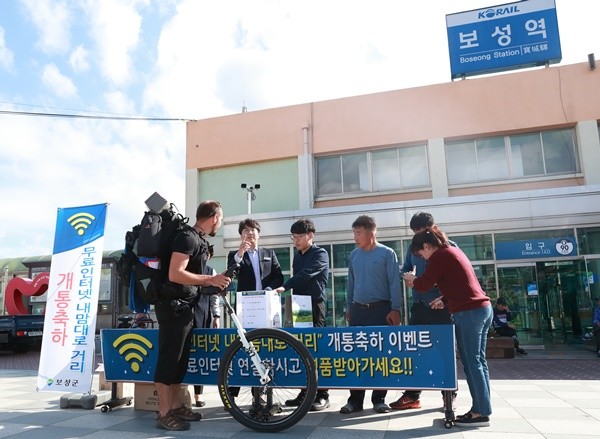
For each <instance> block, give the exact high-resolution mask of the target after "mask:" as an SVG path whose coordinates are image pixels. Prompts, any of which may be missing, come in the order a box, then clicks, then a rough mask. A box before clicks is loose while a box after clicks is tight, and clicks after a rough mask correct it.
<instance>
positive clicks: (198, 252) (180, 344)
mask: <svg viewBox="0 0 600 439" xmlns="http://www.w3.org/2000/svg"><path fill="white" fill-rule="evenodd" d="M222 221H223V210H222V209H221V205H220V204H219V203H218V202H216V201H203V202H202V203H200V205H199V206H198V209H197V210H196V223H195V224H194V225H193V226H192V227H186V228H185V229H184V230H182V231H181V232H179V233H178V234H177V237H176V238H175V241H174V242H173V245H172V250H173V251H172V254H171V262H170V265H169V281H170V283H169V284H170V285H169V289H170V295H171V297H172V298H173V299H174V300H164V301H163V302H161V303H159V304H157V305H155V311H156V318H157V320H158V324H159V326H158V359H157V361H156V372H155V374H154V385H155V387H156V392H157V394H158V408H159V413H158V419H157V420H156V427H157V428H162V429H165V430H176V431H180V430H188V429H189V428H190V424H189V422H188V421H199V420H200V419H202V415H201V414H200V413H197V412H194V411H192V410H191V409H190V408H189V407H187V406H185V405H184V404H183V401H182V400H181V398H180V394H181V393H180V389H181V383H182V381H183V377H184V376H185V373H186V370H187V365H188V358H189V354H190V344H191V337H192V328H193V326H194V313H193V309H192V308H191V307H190V304H193V303H194V301H195V300H196V298H197V295H198V294H199V287H207V286H213V287H217V288H218V289H220V290H223V289H225V288H226V287H227V286H228V285H229V283H230V281H231V279H230V278H229V277H227V276H225V275H223V274H217V275H215V276H211V275H205V274H202V273H203V272H204V266H205V265H206V261H207V259H208V243H207V242H206V240H205V236H206V235H209V236H215V234H216V232H217V230H219V227H221V222H222Z"/></svg>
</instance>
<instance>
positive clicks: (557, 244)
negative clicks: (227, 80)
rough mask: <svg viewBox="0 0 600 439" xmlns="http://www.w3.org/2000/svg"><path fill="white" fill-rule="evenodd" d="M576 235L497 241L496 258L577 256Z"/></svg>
mask: <svg viewBox="0 0 600 439" xmlns="http://www.w3.org/2000/svg"><path fill="white" fill-rule="evenodd" d="M575 243H576V241H575V237H574V236H568V237H564V238H554V239H552V238H550V239H523V240H517V241H507V242H497V243H496V248H495V250H496V259H497V260H500V259H537V258H556V257H564V256H577V245H576V244H575Z"/></svg>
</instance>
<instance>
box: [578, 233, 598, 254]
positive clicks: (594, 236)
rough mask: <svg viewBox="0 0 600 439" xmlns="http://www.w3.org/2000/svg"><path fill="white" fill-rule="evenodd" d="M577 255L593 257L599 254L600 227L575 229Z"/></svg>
mask: <svg viewBox="0 0 600 439" xmlns="http://www.w3.org/2000/svg"><path fill="white" fill-rule="evenodd" d="M577 242H578V243H579V254H582V255H594V254H599V253H600V227H590V228H582V229H577Z"/></svg>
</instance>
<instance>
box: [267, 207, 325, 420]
mask: <svg viewBox="0 0 600 439" xmlns="http://www.w3.org/2000/svg"><path fill="white" fill-rule="evenodd" d="M315 231H316V230H315V225H314V224H313V222H312V221H311V220H310V219H300V220H298V221H296V222H295V223H294V224H292V227H291V228H290V232H291V233H292V234H291V238H292V241H294V247H296V250H298V251H297V252H296V254H295V255H294V262H293V263H292V269H293V272H294V275H293V276H292V277H291V278H289V279H288V280H287V281H286V282H285V283H284V284H283V286H282V287H279V288H277V289H276V290H275V291H277V292H279V293H282V292H284V291H287V290H290V289H293V290H294V294H295V295H299V296H310V297H311V298H312V314H313V326H315V327H321V326H325V312H326V309H327V307H326V306H325V288H326V287H327V281H328V277H329V255H328V254H327V252H326V251H325V249H324V248H321V247H319V246H317V245H315V244H314V243H313V239H314V237H315ZM303 399H304V395H303V394H300V395H298V396H297V397H296V398H294V399H288V400H287V401H286V402H285V404H286V405H288V406H297V405H300V404H301V403H302V400H303ZM329 405H330V404H329V391H328V390H327V389H318V390H317V396H316V397H315V402H314V403H313V405H312V406H311V408H310V409H311V410H312V411H320V410H324V409H326V408H328V407H329Z"/></svg>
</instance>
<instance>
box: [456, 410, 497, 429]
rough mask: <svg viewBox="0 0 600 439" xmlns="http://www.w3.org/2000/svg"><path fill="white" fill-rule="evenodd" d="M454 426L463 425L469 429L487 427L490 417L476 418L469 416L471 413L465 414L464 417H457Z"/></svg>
mask: <svg viewBox="0 0 600 439" xmlns="http://www.w3.org/2000/svg"><path fill="white" fill-rule="evenodd" d="M454 423H455V424H458V425H464V426H469V427H489V426H490V417H489V416H477V417H476V418H474V417H473V415H471V412H469V413H465V414H464V415H460V416H457V417H456V419H455V420H454Z"/></svg>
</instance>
